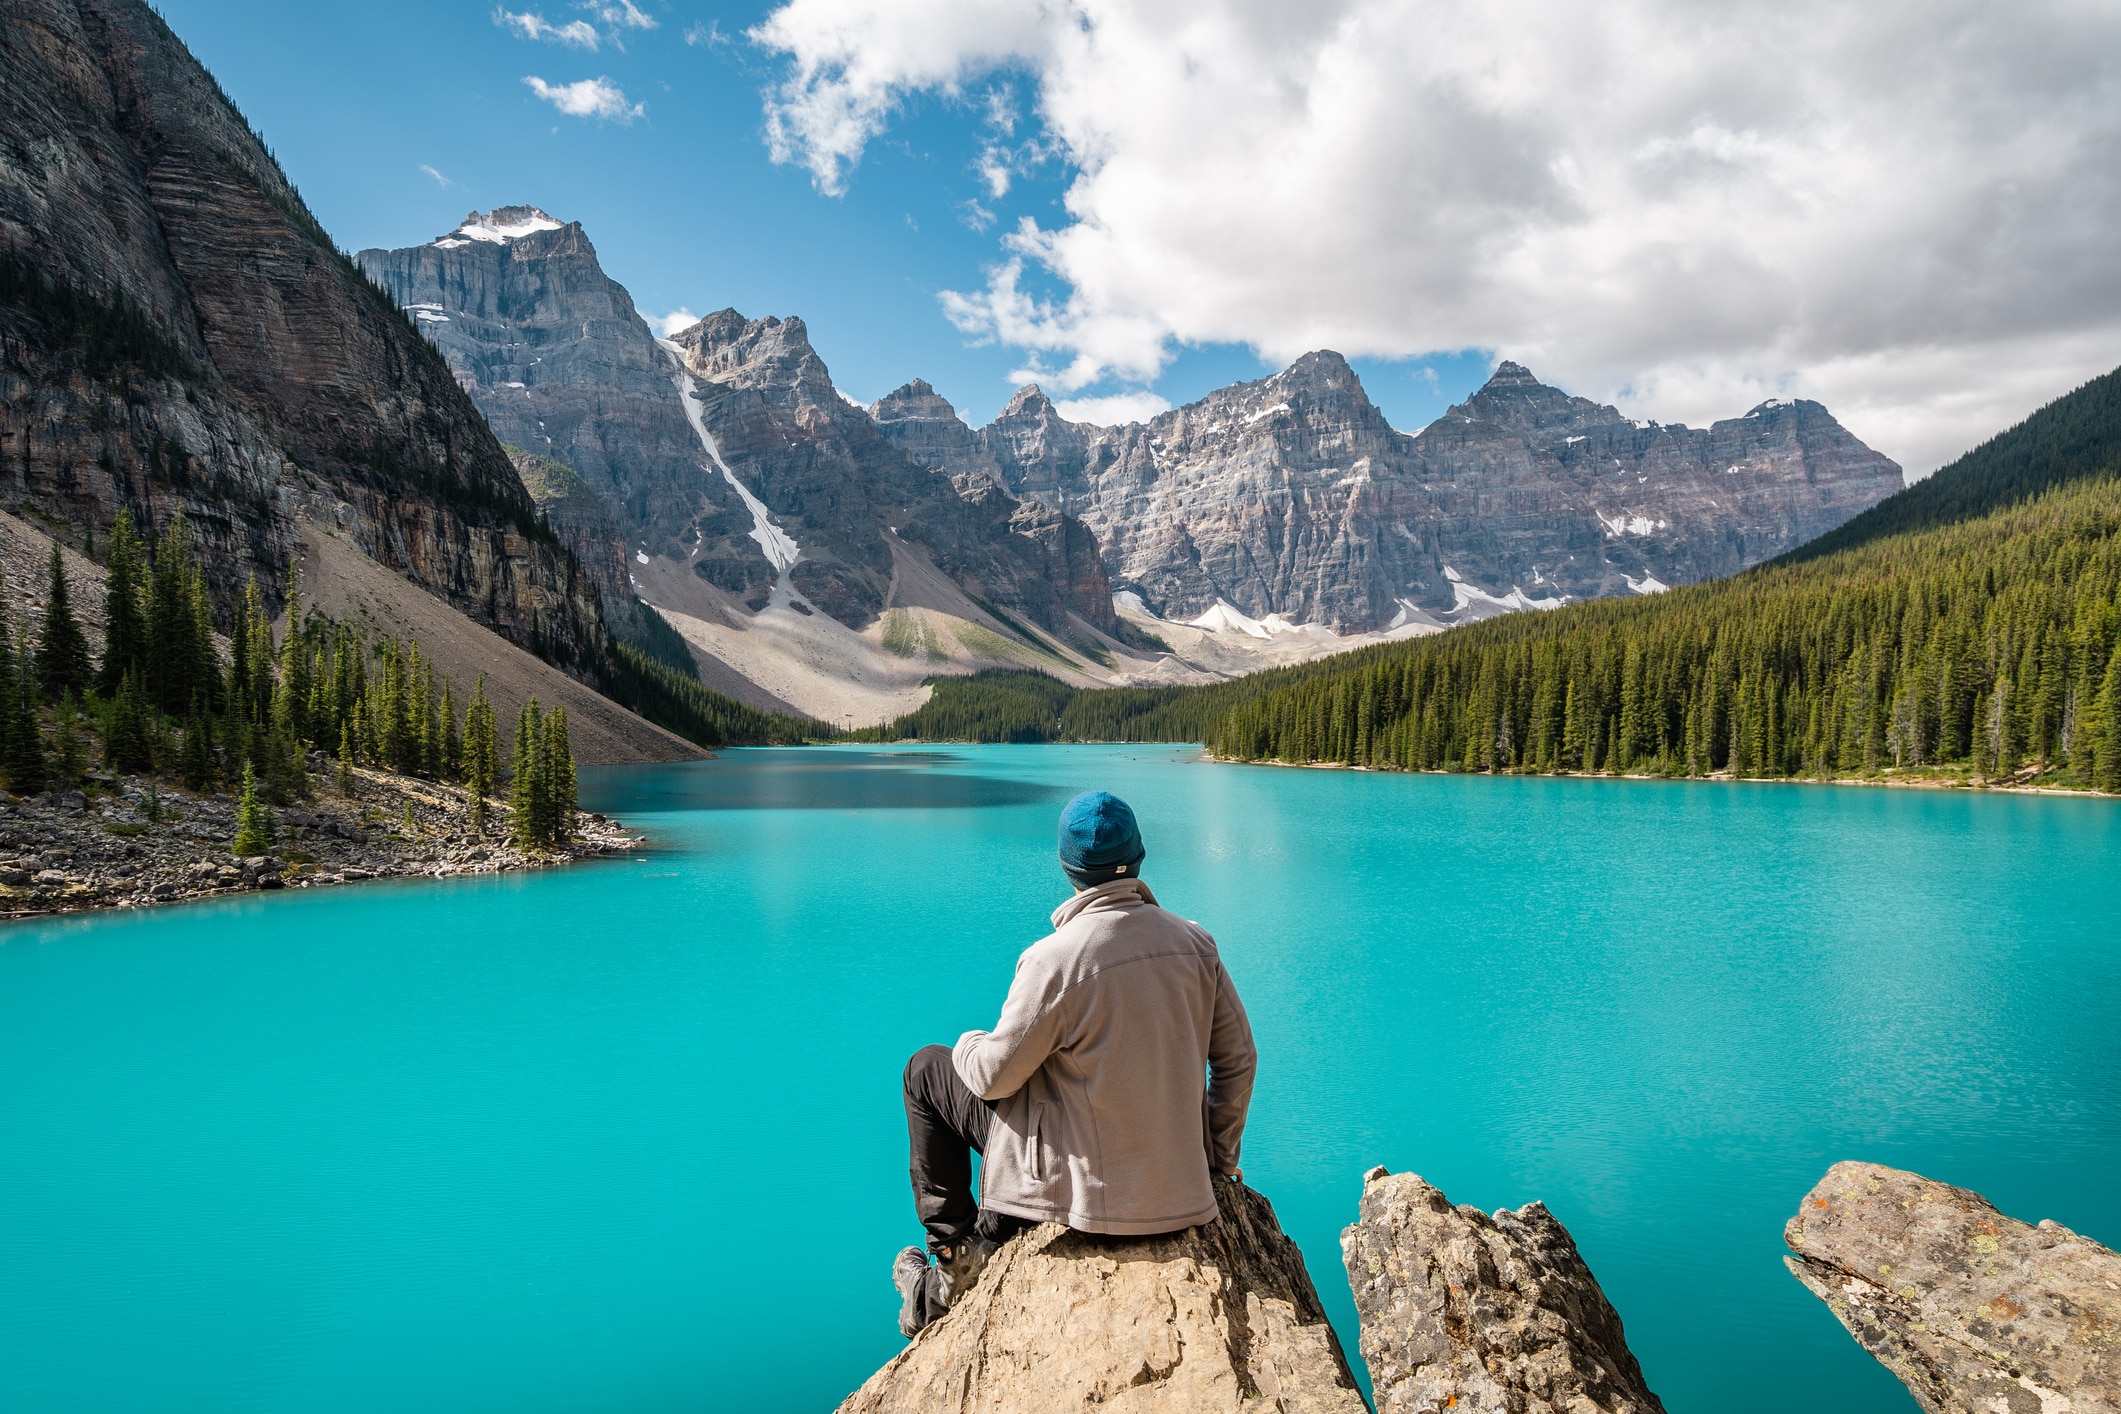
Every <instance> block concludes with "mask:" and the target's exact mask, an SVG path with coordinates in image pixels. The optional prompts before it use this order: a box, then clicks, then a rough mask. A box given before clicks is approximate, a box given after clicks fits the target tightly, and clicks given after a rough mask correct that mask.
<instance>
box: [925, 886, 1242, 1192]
mask: <svg viewBox="0 0 2121 1414" xmlns="http://www.w3.org/2000/svg"><path fill="white" fill-rule="evenodd" d="M1053 923H1054V928H1055V932H1054V933H1053V934H1052V935H1051V936H1049V937H1047V938H1045V939H1043V940H1041V941H1040V942H1038V943H1035V944H1033V945H1032V946H1031V947H1030V948H1028V949H1026V950H1025V952H1024V954H1023V955H1022V957H1020V958H1019V959H1018V960H1017V971H1016V979H1015V982H1014V983H1013V984H1012V985H1011V987H1010V989H1009V998H1008V1001H1007V1002H1006V1003H1005V1004H1004V1006H1003V1008H1002V1016H1001V1020H1000V1021H999V1022H998V1023H997V1024H996V1027H995V1029H994V1030H993V1031H992V1032H985V1031H968V1032H966V1033H965V1035H964V1036H963V1037H961V1038H960V1039H959V1040H958V1043H957V1046H956V1048H955V1050H954V1051H953V1053H952V1061H953V1063H954V1065H955V1068H956V1070H957V1072H958V1075H959V1076H960V1077H961V1078H962V1079H963V1080H964V1082H965V1084H966V1086H967V1087H969V1088H970V1089H971V1090H972V1092H973V1093H974V1094H976V1095H978V1096H979V1097H980V1098H982V1099H986V1100H992V1101H994V1102H995V1105H994V1123H993V1127H992V1129H991V1130H990V1131H989V1135H988V1141H987V1148H986V1152H985V1155H984V1159H983V1168H982V1180H981V1185H980V1187H981V1195H980V1201H981V1205H982V1206H983V1207H987V1208H991V1209H993V1210H995V1211H997V1212H1001V1213H1008V1214H1011V1215H1014V1216H1016V1217H1021V1218H1029V1219H1033V1220H1038V1221H1054V1222H1061V1223H1065V1224H1066V1225H1067V1226H1069V1227H1072V1228H1076V1229H1078V1230H1080V1231H1084V1232H1106V1233H1121V1234H1129V1233H1157V1232H1171V1231H1175V1230H1177V1229H1179V1228H1183V1227H1190V1226H1192V1225H1194V1224H1196V1223H1203V1222H1208V1221H1212V1220H1213V1219H1214V1217H1215V1213H1216V1208H1215V1194H1214V1190H1213V1188H1212V1187H1211V1186H1210V1176H1209V1171H1210V1167H1211V1165H1212V1166H1213V1168H1214V1169H1215V1171H1216V1172H1219V1173H1233V1172H1235V1171H1236V1168H1237V1158H1238V1142H1239V1138H1240V1136H1241V1134H1242V1132H1243V1128H1244V1116H1245V1107H1246V1104H1247V1102H1248V1101H1249V1099H1250V1096H1251V1090H1252V1075H1253V1067H1254V1055H1253V1045H1252V1032H1251V1026H1250V1024H1249V1023H1248V1021H1247V1020H1246V1018H1245V1012H1244V1007H1243V1004H1242V1003H1240V1002H1239V1001H1238V998H1237V992H1236V989H1235V988H1234V987H1232V986H1231V984H1230V979H1229V976H1228V974H1227V973H1226V972H1225V971H1224V970H1223V965H1222V958H1221V956H1220V955H1219V954H1218V953H1217V951H1216V948H1215V940H1214V939H1213V938H1211V937H1209V936H1208V934H1207V933H1206V932H1205V931H1204V930H1202V929H1201V928H1199V927H1197V926H1195V925H1194V924H1192V923H1188V922H1186V921H1185V920H1184V919H1181V918H1179V917H1177V916H1176V915H1175V914H1171V913H1167V912H1165V911H1164V910H1163V909H1162V908H1160V907H1158V906H1157V904H1156V900H1155V896H1154V895H1153V894H1151V893H1150V892H1149V889H1148V886H1147V885H1145V884H1143V883H1141V881H1140V880H1138V879H1122V880H1118V881H1116V882H1113V883H1108V884H1103V885H1100V886H1099V887H1096V888H1092V889H1087V890H1085V891H1084V892H1082V893H1079V894H1077V895H1076V896H1075V897H1074V898H1072V899H1070V900H1069V901H1068V902H1067V903H1065V904H1063V905H1062V906H1061V907H1060V908H1059V909H1058V910H1056V911H1055V913H1054V915H1053ZM1204 1069H1207V1070H1212V1073H1213V1080H1212V1084H1207V1083H1204V1076H1203V1071H1204Z"/></svg>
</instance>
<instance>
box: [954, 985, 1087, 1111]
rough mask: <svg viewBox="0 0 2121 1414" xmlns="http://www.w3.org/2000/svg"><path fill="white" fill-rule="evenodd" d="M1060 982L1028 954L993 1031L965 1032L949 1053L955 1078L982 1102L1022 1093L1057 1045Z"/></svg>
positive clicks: (1059, 1037) (1060, 1014)
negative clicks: (954, 1070)
mask: <svg viewBox="0 0 2121 1414" xmlns="http://www.w3.org/2000/svg"><path fill="white" fill-rule="evenodd" d="M1061 991H1062V986H1061V979H1060V977H1059V975H1058V974H1057V973H1056V972H1055V971H1054V970H1053V969H1052V968H1051V967H1047V966H1043V965H1041V962H1040V959H1038V958H1035V957H1033V956H1032V955H1030V954H1029V953H1026V954H1025V955H1024V957H1023V958H1022V959H1021V960H1020V961H1019V962H1018V963H1017V967H1016V978H1015V980H1014V981H1012V982H1011V983H1010V984H1009V996H1008V998H1007V1000H1005V1001H1004V1002H1003V1003H1002V1017H1001V1020H999V1021H997V1022H995V1023H994V1029H993V1030H992V1031H967V1032H966V1033H965V1034H964V1035H962V1036H960V1037H958V1038H957V1045H956V1046H954V1047H952V1048H951V1052H950V1061H951V1064H952V1065H954V1066H955V1067H956V1068H957V1076H958V1079H960V1080H962V1081H964V1082H965V1086H966V1088H967V1089H969V1090H971V1091H972V1093H973V1094H975V1095H977V1096H979V1097H980V1098H981V1099H982V1100H1002V1099H1007V1098H1008V1097H1009V1096H1011V1095H1014V1094H1015V1093H1016V1092H1017V1091H1019V1090H1021V1089H1023V1088H1024V1083H1025V1082H1026V1081H1028V1080H1030V1078H1031V1077H1032V1076H1033V1075H1035V1074H1037V1073H1038V1068H1039V1067H1040V1066H1042V1065H1044V1064H1045V1063H1046V1057H1048V1056H1050V1055H1052V1054H1053V1052H1054V1050H1055V1048H1056V1047H1058V1046H1059V1045H1060V1040H1061V1023H1062V1011H1063V1008H1062V1005H1061Z"/></svg>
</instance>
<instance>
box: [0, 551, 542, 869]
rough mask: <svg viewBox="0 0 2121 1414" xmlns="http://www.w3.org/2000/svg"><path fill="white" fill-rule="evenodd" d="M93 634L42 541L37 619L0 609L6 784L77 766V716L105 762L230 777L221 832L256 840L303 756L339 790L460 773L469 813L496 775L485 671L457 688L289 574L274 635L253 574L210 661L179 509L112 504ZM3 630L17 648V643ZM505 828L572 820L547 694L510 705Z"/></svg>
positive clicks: (200, 595) (302, 778)
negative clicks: (328, 761)
mask: <svg viewBox="0 0 2121 1414" xmlns="http://www.w3.org/2000/svg"><path fill="white" fill-rule="evenodd" d="M106 551H107V555H106V561H107V563H106V573H107V577H106V584H105V598H104V643H103V651H102V653H101V655H100V658H96V657H94V656H92V654H91V652H90V648H89V644H88V640H87V636H86V635H85V634H84V633H83V631H82V629H81V627H80V625H79V623H78V621H77V620H76V618H75V616H74V613H73V607H72V587H71V586H70V585H69V584H68V582H67V576H66V570H65V564H64V562H63V560H62V559H61V557H60V554H59V549H58V546H57V545H56V544H55V545H54V546H53V547H52V552H51V559H50V565H49V570H48V574H49V580H48V585H47V590H46V595H45V606H44V613H43V618H42V623H41V625H37V626H35V627H33V626H32V625H31V624H29V623H28V622H26V621H25V622H23V623H22V624H21V625H20V626H19V628H17V629H15V630H14V631H12V632H10V625H9V624H8V622H7V618H8V616H7V615H5V614H0V768H4V773H5V775H6V778H7V784H8V786H9V788H10V789H12V790H14V791H16V792H18V793H29V792H34V791H41V790H45V789H48V788H50V787H52V786H57V785H73V784H77V783H79V782H81V781H82V780H83V779H84V777H85V774H86V771H87V769H88V765H89V755H90V743H89V741H88V737H87V732H88V729H90V728H93V730H94V732H95V735H96V736H97V737H99V738H100V751H99V752H98V754H99V755H100V756H101V758H102V760H103V763H104V764H105V765H106V766H108V767H109V768H110V769H111V770H112V771H116V772H121V773H125V774H137V775H148V776H153V775H156V774H165V775H168V776H171V777H173V778H175V779H176V780H177V781H179V782H181V783H182V784H183V785H185V786H186V787H188V788H190V789H193V790H211V789H216V788H218V787H220V786H223V785H227V784H234V783H237V782H240V783H241V785H242V789H243V795H244V807H243V812H242V813H243V817H244V819H245V820H246V821H248V822H249V823H248V827H247V828H246V829H241V830H239V835H241V837H242V838H243V839H245V840H247V841H250V842H253V843H255V842H259V841H261V840H265V839H269V835H270V830H269V825H268V824H267V823H266V822H267V820H268V816H267V814H266V813H265V812H266V810H267V807H268V805H269V803H273V802H278V803H285V802H287V801H289V800H293V799H296V798H299V797H302V796H305V795H307V794H308V793H309V792H310V791H311V789H312V787H311V784H310V774H309V772H308V770H307V769H306V766H307V757H308V754H309V753H310V752H312V751H322V752H325V753H327V754H328V755H332V756H335V757H336V758H337V765H338V781H339V785H340V788H341V789H342V790H346V791H348V792H349V793H350V792H351V791H352V790H353V788H354V787H353V770H354V768H355V767H357V766H371V767H376V768H380V769H385V770H390V771H395V772H399V773H402V774H406V775H414V776H423V777H427V778H429V779H433V780H440V781H448V782H452V783H457V784H462V785H464V786H465V787H466V788H467V790H468V793H469V795H470V797H471V803H472V810H473V813H474V815H475V816H480V817H483V816H484V814H485V812H486V810H487V800H488V798H489V797H491V796H492V795H493V794H494V793H495V791H496V789H497V788H498V786H499V784H500V781H499V778H498V764H499V762H498V753H499V738H498V733H497V728H496V723H495V720H494V710H493V705H492V703H491V702H490V701H488V699H487V697H486V690H485V680H484V678H483V677H482V678H480V679H479V680H478V681H477V682H475V683H474V684H473V685H472V687H471V691H470V694H469V695H468V696H464V695H460V693H459V691H458V688H457V685H456V684H455V683H453V682H452V681H451V680H450V679H448V678H447V677H443V676H439V675H438V674H437V672H436V669H435V665H434V663H433V661H432V660H431V659H430V658H428V657H427V656H426V655H425V654H424V653H423V652H422V650H421V647H420V644H419V643H418V642H417V640H406V639H399V638H391V639H389V640H385V641H370V640H368V639H365V638H364V637H362V636H361V635H359V634H357V633H355V632H354V631H353V630H352V629H351V628H350V627H348V626H347V625H345V624H340V623H334V622H333V621H332V620H330V619H329V618H327V617H326V616H324V615H321V614H308V615H305V614H304V612H303V609H302V603H301V597H300V593H299V590H298V589H296V590H291V591H290V594H289V596H288V604H287V610H286V616H285V621H284V627H283V628H282V630H281V631H280V632H279V633H278V634H275V632H274V629H273V625H272V622H271V620H270V618H269V617H268V616H267V613H266V610H265V604H264V599H263V596H262V595H261V593H260V592H259V589H258V585H257V582H256V580H255V579H253V580H252V581H251V583H250V585H249V587H248V589H247V591H246V593H245V595H244V599H243V603H242V605H241V606H240V608H239V609H238V610H237V612H236V613H235V615H234V617H233V620H232V623H231V627H230V632H229V636H228V652H227V660H226V662H225V664H224V662H223V659H222V655H221V653H220V650H219V647H218V645H217V644H216V641H215V626H214V619H213V615H212V611H211V609H210V607H209V605H208V602H207V595H206V581H205V575H204V573H203V572H202V570H201V568H200V565H199V562H198V557H197V555H196V554H195V553H194V551H193V549H192V547H191V542H190V536H189V533H188V531H187V529H186V527H185V523H184V520H183V517H182V516H181V515H178V516H173V517H172V518H171V520H170V523H169V525H168V527H167V528H166V529H165V531H164V532H163V534H162V536H161V537H160V538H159V539H158V540H157V541H155V542H153V543H152V544H150V543H148V542H146V541H144V540H143V539H142V538H141V537H140V536H139V535H138V534H137V533H136V532H135V531H134V529H133V526H132V521H131V517H130V515H129V514H128V513H126V512H123V511H121V512H120V513H119V515H118V519H117V522H116V524H115V525H114V526H113V527H112V530H111V534H110V538H109V541H108V542H107V546H106ZM18 643H19V645H20V647H19V649H18V648H17V646H16V645H17V644H18ZM510 788H511V802H512V805H513V807H514V808H513V810H512V812H511V816H510V829H511V832H512V833H513V834H514V835H515V836H516V838H517V839H518V842H519V843H522V844H525V845H530V846H539V847H544V846H550V845H553V844H557V843H559V842H561V841H563V840H565V839H566V838H568V837H569V836H570V835H571V834H572V832H573V826H574V802H575V768H574V759H573V755H572V752H571V749H570V747H569V742H568V729H567V717H566V713H565V710H564V709H562V708H560V707H554V708H552V709H551V710H550V711H549V712H547V711H541V710H540V709H539V707H538V705H537V703H536V701H535V700H534V699H533V700H532V701H531V702H530V703H528V704H527V705H526V706H525V708H524V709H523V712H522V713H521V715H520V718H519V721H518V723H517V730H516V737H515V756H514V770H513V771H512V773H511V776H510Z"/></svg>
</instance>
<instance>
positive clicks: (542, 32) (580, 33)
mask: <svg viewBox="0 0 2121 1414" xmlns="http://www.w3.org/2000/svg"><path fill="white" fill-rule="evenodd" d="M493 22H494V23H495V24H497V25H499V26H501V28H503V29H506V30H512V31H514V32H515V33H516V34H519V35H521V36H522V37H523V38H525V39H536V40H542V41H543V42H545V43H547V44H565V45H568V46H569V47H571V48H575V49H588V50H592V51H593V50H595V48H596V47H597V32H596V28H595V26H593V25H590V24H589V23H587V22H586V21H583V20H569V21H568V22H567V23H566V24H563V25H556V24H554V23H552V22H551V21H550V20H548V19H546V18H545V17H544V16H543V15H540V14H537V13H535V12H526V13H523V14H520V15H519V14H516V13H514V12H513V11H510V10H506V9H496V10H495V11H494V12H493Z"/></svg>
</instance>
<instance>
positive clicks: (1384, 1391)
mask: <svg viewBox="0 0 2121 1414" xmlns="http://www.w3.org/2000/svg"><path fill="white" fill-rule="evenodd" d="M1340 1246H1341V1256H1342V1258H1343V1260H1344V1261H1345V1262H1346V1264H1347V1269H1348V1284H1349V1285H1350V1286H1351V1287H1352V1288H1353V1289H1354V1292H1355V1309H1356V1312H1357V1314H1358V1315H1359V1316H1360V1317H1361V1320H1362V1356H1363V1360H1364V1361H1365V1362H1366V1363H1367V1364H1368V1365H1369V1367H1370V1382H1371V1388H1372V1392H1373V1394H1374V1396H1375V1398H1376V1403H1377V1414H1440V1411H1443V1410H1451V1409H1482V1410H1487V1409H1498V1410H1502V1409H1506V1410H1509V1411H1511V1414H1548V1411H1552V1414H1586V1411H1591V1410H1598V1411H1603V1412H1604V1414H1661V1411H1662V1410H1663V1408H1664V1405H1663V1404H1662V1403H1660V1402H1659V1401H1658V1398H1657V1396H1656V1395H1654V1394H1652V1393H1651V1392H1650V1388H1649V1386H1648V1384H1647V1383H1645V1381H1644V1379H1643V1375H1642V1367H1641V1366H1640V1365H1639V1364H1637V1363H1636V1360H1635V1356H1634V1354H1633V1352H1631V1351H1630V1350H1629V1349H1628V1343H1627V1337H1626V1335H1625V1334H1624V1332H1623V1331H1622V1330H1621V1325H1620V1317H1619V1315H1618V1314H1617V1313H1616V1312H1615V1311H1614V1310H1613V1307H1612V1305H1611V1303H1609V1302H1608V1301H1607V1300H1606V1298H1605V1293H1604V1291H1602V1290H1601V1289H1600V1288H1599V1285H1598V1282H1597V1279H1596V1278H1594V1277H1593V1276H1592V1275H1591V1270H1590V1268H1589V1267H1587V1266H1585V1265H1584V1261H1583V1258H1582V1256H1581V1255H1580V1254H1579V1253H1578V1252H1577V1250H1576V1244H1575V1242H1574V1241H1572V1240H1571V1239H1570V1237H1569V1233H1568V1230H1567V1229H1566V1228H1564V1227H1563V1226H1562V1225H1561V1223H1560V1222H1559V1221H1557V1220H1556V1219H1555V1217H1554V1215H1553V1214H1552V1213H1549V1212H1548V1211H1547V1210H1546V1207H1545V1205H1543V1204H1540V1203H1531V1204H1527V1205H1526V1206H1525V1207H1522V1208H1519V1209H1517V1210H1516V1211H1515V1212H1512V1211H1511V1210H1509V1209H1507V1208H1504V1209H1501V1210H1499V1211H1497V1212H1496V1213H1495V1214H1493V1215H1492V1216H1490V1215H1489V1214H1486V1213H1483V1212H1481V1211H1480V1210H1479V1209H1477V1208H1469V1207H1453V1206H1452V1204H1451V1202H1450V1200H1449V1199H1448V1198H1446V1197H1444V1195H1443V1193H1442V1192H1441V1191H1440V1190H1438V1189H1437V1188H1435V1187H1434V1186H1432V1185H1431V1184H1428V1183H1425V1182H1423V1181H1422V1180H1421V1178H1420V1177H1419V1176H1418V1175H1416V1174H1411V1173H1403V1174H1391V1173H1387V1172H1386V1171H1385V1170H1384V1169H1382V1168H1377V1169H1372V1170H1371V1171H1370V1172H1369V1173H1368V1174H1366V1175H1364V1177H1363V1189H1362V1208H1361V1216H1360V1217H1359V1219H1358V1220H1357V1221H1356V1223H1355V1224H1354V1226H1352V1227H1350V1228H1348V1229H1347V1230H1346V1231H1345V1232H1344V1233H1342V1235H1341V1239H1340Z"/></svg>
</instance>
